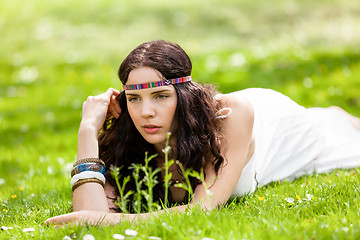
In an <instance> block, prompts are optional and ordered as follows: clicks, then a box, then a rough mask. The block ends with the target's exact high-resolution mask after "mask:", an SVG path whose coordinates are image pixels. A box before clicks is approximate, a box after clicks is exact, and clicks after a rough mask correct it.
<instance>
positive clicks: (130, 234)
mask: <svg viewBox="0 0 360 240" xmlns="http://www.w3.org/2000/svg"><path fill="white" fill-rule="evenodd" d="M137 234H138V232H137V231H135V230H132V229H126V230H125V235H128V236H136V235H137Z"/></svg>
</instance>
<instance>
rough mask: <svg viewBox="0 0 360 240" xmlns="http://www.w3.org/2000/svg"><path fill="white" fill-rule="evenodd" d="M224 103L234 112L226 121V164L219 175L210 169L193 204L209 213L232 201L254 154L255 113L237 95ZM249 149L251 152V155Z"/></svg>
mask: <svg viewBox="0 0 360 240" xmlns="http://www.w3.org/2000/svg"><path fill="white" fill-rule="evenodd" d="M221 98H222V99H221V100H222V101H224V102H225V103H226V106H227V107H230V108H231V109H232V113H231V114H230V115H229V116H228V117H227V118H226V119H225V120H224V127H223V129H224V139H225V144H223V145H222V147H223V149H221V151H222V154H223V156H224V159H225V161H224V163H223V165H222V167H221V168H220V170H219V173H218V174H217V175H216V173H215V171H214V169H213V167H212V166H207V168H206V169H205V172H206V185H207V186H208V187H209V189H208V190H210V192H211V193H210V195H209V192H206V189H205V187H204V185H203V184H200V185H199V186H198V187H197V188H196V189H195V191H194V197H193V199H192V203H197V202H200V203H201V206H202V207H204V208H206V209H212V208H215V207H217V206H221V205H223V204H225V203H226V202H227V200H228V199H229V198H230V196H231V194H232V192H233V191H234V188H235V186H236V184H237V182H238V180H239V178H240V175H241V172H242V170H243V168H244V167H245V165H246V163H247V162H248V160H249V158H250V157H251V155H252V154H253V149H250V144H251V142H252V130H253V124H254V110H253V107H252V105H251V103H250V102H249V101H248V100H247V99H246V98H244V97H242V96H240V95H239V94H238V93H237V92H235V93H231V94H227V95H222V97H221ZM249 149H250V152H249Z"/></svg>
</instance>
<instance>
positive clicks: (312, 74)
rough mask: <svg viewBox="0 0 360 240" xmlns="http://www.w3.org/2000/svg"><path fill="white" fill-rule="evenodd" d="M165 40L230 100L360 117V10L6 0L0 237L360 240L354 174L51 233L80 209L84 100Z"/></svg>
mask: <svg viewBox="0 0 360 240" xmlns="http://www.w3.org/2000/svg"><path fill="white" fill-rule="evenodd" d="M156 39H165V40H169V41H173V42H177V43H178V44H180V45H181V46H182V47H183V48H184V49H185V51H187V52H188V54H189V55H190V57H191V59H192V61H193V74H192V75H193V77H194V78H195V79H196V80H197V81H199V82H205V83H212V84H214V85H216V86H218V87H219V89H220V90H221V91H222V92H224V93H226V92H231V91H236V90H241V89H243V88H249V87H264V88H272V89H275V90H278V91H280V92H282V93H285V94H287V95H289V96H290V97H291V98H293V99H294V100H296V101H297V102H299V103H300V104H302V105H304V106H307V107H311V106H322V107H326V106H330V105H338V106H341V107H343V108H344V109H346V110H347V111H349V112H351V113H352V114H354V115H357V116H360V4H359V1H358V0H317V1H310V0H268V1H264V0H263V1H261V0H252V1H247V0H198V1H190V0H182V1H165V0H153V1H150V0H144V1H130V0H122V1H120V0H119V1H110V0H104V1H76V0H72V1H70V0H63V1H43V0H31V1H20V0H2V1H1V2H0V225H1V226H3V229H4V230H1V231H0V239H19V238H23V239H63V238H64V237H65V236H68V237H71V238H72V239H75V237H76V239H83V236H84V235H85V234H92V235H93V236H94V237H95V238H96V239H113V234H122V235H125V234H124V231H125V229H134V230H136V231H138V235H137V236H136V237H130V236H126V238H127V239H128V238H129V239H130V238H132V239H149V236H155V237H159V238H161V239H206V238H211V239H359V238H360V220H359V219H360V203H359V198H360V196H359V195H360V193H359V182H360V175H359V173H360V172H359V169H353V170H346V171H344V170H339V171H336V172H333V173H330V174H322V175H314V176H305V177H303V178H301V179H298V180H297V181H295V182H294V183H288V182H284V183H281V182H279V183H273V184H270V185H269V186H267V187H264V188H261V189H259V191H257V192H256V193H254V194H252V195H249V196H246V197H243V198H240V199H237V200H236V201H235V202H231V203H229V205H228V206H227V207H225V208H224V209H222V210H215V211H212V212H211V213H202V212H201V211H200V212H199V211H195V212H192V213H188V214H182V215H177V214H171V215H170V214H168V215H163V216H161V217H159V218H156V219H150V220H148V221H143V222H139V223H136V224H131V223H129V222H124V223H122V224H119V225H117V226H112V227H72V226H67V227H64V228H54V227H46V226H44V225H43V222H44V221H45V220H46V219H47V218H48V217H51V216H54V215H58V214H62V213H66V212H68V211H69V210H68V209H69V207H70V206H71V189H70V186H69V185H70V184H69V181H70V176H69V175H70V174H69V171H70V169H71V166H72V162H73V161H74V160H75V157H76V142H77V128H78V126H79V123H80V120H81V106H82V102H83V101H84V100H86V97H87V96H89V95H96V94H99V93H102V92H104V91H106V90H107V88H109V87H113V88H117V89H121V85H120V81H119V80H118V79H117V77H116V72H117V68H118V66H119V65H120V63H121V61H122V59H123V58H124V57H125V56H126V55H127V54H128V53H129V52H130V51H131V50H132V49H133V48H135V47H136V46H137V45H139V44H141V43H143V42H145V41H151V40H156ZM5 227H11V228H10V229H7V230H6V228H5ZM26 228H34V229H33V230H34V231H30V232H26ZM24 229H25V232H24ZM150 239H151V238H150ZM153 239H154V238H153Z"/></svg>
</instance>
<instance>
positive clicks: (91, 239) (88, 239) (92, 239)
mask: <svg viewBox="0 0 360 240" xmlns="http://www.w3.org/2000/svg"><path fill="white" fill-rule="evenodd" d="M83 240H95V237H94V236H93V235H91V234H85V235H84V236H83Z"/></svg>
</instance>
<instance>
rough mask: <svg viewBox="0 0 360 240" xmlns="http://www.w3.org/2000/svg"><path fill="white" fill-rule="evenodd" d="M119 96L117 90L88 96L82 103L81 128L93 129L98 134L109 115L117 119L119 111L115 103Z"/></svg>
mask: <svg viewBox="0 0 360 240" xmlns="http://www.w3.org/2000/svg"><path fill="white" fill-rule="evenodd" d="M119 94H120V92H119V91H118V90H115V89H113V88H109V89H108V90H107V91H106V92H105V93H102V94H100V95H97V96H89V97H88V98H87V100H86V101H85V102H84V103H83V110H82V120H81V126H83V127H87V128H93V129H95V130H96V131H97V132H99V131H100V129H101V128H102V126H103V124H104V121H105V119H106V116H108V115H109V114H111V115H113V116H114V117H115V118H118V117H119V116H120V114H121V109H120V105H119V103H118V102H117V101H116V97H117V96H118V95H119Z"/></svg>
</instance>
